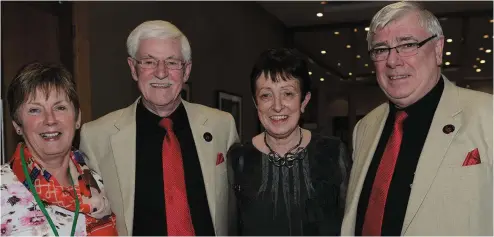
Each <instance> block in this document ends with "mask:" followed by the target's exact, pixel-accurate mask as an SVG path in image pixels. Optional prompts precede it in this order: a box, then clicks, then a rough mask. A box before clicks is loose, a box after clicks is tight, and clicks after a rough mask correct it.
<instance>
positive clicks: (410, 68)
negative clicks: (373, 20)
mask: <svg viewBox="0 0 494 237" xmlns="http://www.w3.org/2000/svg"><path fill="white" fill-rule="evenodd" d="M430 36H431V33H429V32H428V31H427V30H426V29H424V28H423V27H422V26H421V25H420V22H419V17H418V13H416V12H411V13H408V14H406V15H404V16H403V17H401V18H399V19H398V20H395V21H393V22H391V23H389V24H388V25H386V26H385V27H384V28H381V29H378V30H377V31H376V32H375V35H374V37H373V40H372V48H379V47H394V46H397V45H401V44H406V43H416V42H420V41H422V40H424V39H427V38H429V37H430ZM443 44H444V38H443V37H442V36H441V37H439V39H437V40H431V41H429V42H427V43H426V44H424V45H423V46H422V47H420V48H418V53H417V55H414V56H409V57H402V56H400V55H398V53H397V52H396V50H395V49H393V50H391V51H390V53H389V56H388V59H387V60H384V61H378V62H374V65H375V67H376V75H377V82H378V83H379V86H380V87H381V89H382V90H383V91H384V93H385V94H386V96H387V97H388V98H389V99H390V100H391V101H392V102H393V103H395V104H396V105H398V106H399V107H402V108H404V107H407V106H409V105H411V104H413V103H415V102H417V101H418V100H420V99H421V98H422V97H424V96H425V95H426V94H427V93H428V92H429V91H430V90H431V89H432V88H433V87H434V86H435V85H436V84H437V82H438V80H439V78H440V74H441V71H440V67H439V66H440V65H441V64H442V52H443ZM378 45H379V46H378Z"/></svg>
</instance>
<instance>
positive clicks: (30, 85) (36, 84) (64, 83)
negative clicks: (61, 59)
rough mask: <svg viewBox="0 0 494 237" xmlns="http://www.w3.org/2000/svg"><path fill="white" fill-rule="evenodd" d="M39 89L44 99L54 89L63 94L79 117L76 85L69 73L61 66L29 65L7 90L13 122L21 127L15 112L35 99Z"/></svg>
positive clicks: (20, 71) (24, 67)
mask: <svg viewBox="0 0 494 237" xmlns="http://www.w3.org/2000/svg"><path fill="white" fill-rule="evenodd" d="M38 89H40V90H41V91H42V92H43V93H44V95H45V97H46V98H48V96H49V95H50V92H51V91H52V90H53V89H55V90H57V92H65V94H66V95H67V97H68V99H69V101H70V102H71V103H72V105H74V109H75V118H76V119H77V117H78V116H79V108H80V105H79V97H78V96H77V91H76V85H75V83H74V81H73V79H72V75H71V74H70V72H69V71H68V70H67V69H66V68H65V67H64V66H63V65H61V64H45V63H39V62H34V63H29V64H27V65H25V66H23V67H22V68H21V69H20V70H19V71H18V72H17V74H16V76H15V77H14V79H13V80H12V82H11V83H10V85H9V89H8V90H7V102H8V105H9V113H10V116H11V117H12V119H13V120H14V122H16V123H17V124H18V125H20V126H21V121H20V119H19V117H18V115H17V111H18V110H19V108H20V107H21V106H22V104H24V103H26V101H28V100H29V99H32V98H35V97H36V92H37V90H38Z"/></svg>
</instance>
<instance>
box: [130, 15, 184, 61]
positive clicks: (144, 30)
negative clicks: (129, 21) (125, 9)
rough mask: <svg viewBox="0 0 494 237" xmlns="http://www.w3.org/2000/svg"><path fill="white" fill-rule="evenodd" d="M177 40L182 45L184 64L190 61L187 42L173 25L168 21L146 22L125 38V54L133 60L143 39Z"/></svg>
mask: <svg viewBox="0 0 494 237" xmlns="http://www.w3.org/2000/svg"><path fill="white" fill-rule="evenodd" d="M150 38H157V39H179V40H180V42H181V45H182V57H184V60H185V61H186V62H190V61H191V60H192V55H191V49H190V44H189V40H188V39H187V37H186V36H185V35H184V34H183V33H182V31H180V30H179V29H178V28H177V27H176V26H175V25H173V24H172V23H170V22H168V21H162V20H154V21H146V22H143V23H141V24H140V25H139V26H137V27H136V28H135V29H134V30H133V31H132V32H131V33H130V35H129V37H128V38H127V52H128V53H129V56H130V57H133V58H135V56H136V53H137V50H138V48H139V43H140V41H141V40H143V39H150Z"/></svg>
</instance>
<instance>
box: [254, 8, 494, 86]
mask: <svg viewBox="0 0 494 237" xmlns="http://www.w3.org/2000/svg"><path fill="white" fill-rule="evenodd" d="M258 3H259V4H260V5H261V6H262V7H263V8H264V9H265V10H266V11H268V12H269V13H271V14H273V15H274V16H275V17H277V18H278V19H279V20H280V21H281V22H283V24H284V25H285V26H286V28H287V29H288V32H289V33H290V35H291V36H292V38H293V39H292V40H293V42H292V43H293V46H294V47H296V48H297V49H299V50H300V51H301V52H302V53H304V54H305V55H307V56H308V57H309V58H310V59H311V60H309V61H311V62H313V63H316V64H317V65H318V66H320V67H321V68H323V70H324V71H325V72H319V74H321V75H313V77H314V78H320V77H325V78H328V77H329V78H328V79H333V80H342V81H352V82H360V83H371V84H375V76H374V66H373V63H372V61H371V60H370V58H369V56H368V53H367V41H366V35H367V32H366V31H365V28H366V27H367V26H368V25H369V23H370V20H371V19H372V16H373V15H374V14H375V13H376V12H377V11H379V9H381V8H382V7H383V6H385V5H387V4H389V3H390V2H353V1H347V2H339V1H324V2H320V1H311V2H290V1H286V2H284V1H276V2H258ZM422 4H423V5H424V6H425V7H426V8H427V9H428V10H430V11H431V12H432V13H434V14H435V15H436V16H437V17H438V18H439V20H440V23H441V26H442V28H443V33H444V36H445V39H452V42H450V43H448V42H445V47H444V56H443V73H444V74H445V75H446V76H447V77H448V78H453V80H457V81H458V80H460V78H461V80H466V81H471V80H491V81H492V74H493V56H492V55H493V52H490V53H487V52H489V51H487V52H486V50H493V38H494V37H493V23H492V19H493V18H492V15H493V2H492V1H485V2H471V1H469V2H456V1H447V2H446V1H445V2H439V1H434V2H422ZM317 13H323V16H322V17H317V16H316V14H317ZM335 32H337V33H335ZM486 35H487V36H486ZM347 45H349V46H347ZM323 50H324V51H326V54H322V53H321V51H323ZM446 52H450V53H451V54H450V55H446ZM481 60H484V61H482V62H483V63H481ZM446 62H448V63H449V65H445V64H446ZM474 65H475V66H474ZM474 67H475V68H474ZM477 69H480V72H477ZM459 73H461V74H459ZM328 75H329V76H328Z"/></svg>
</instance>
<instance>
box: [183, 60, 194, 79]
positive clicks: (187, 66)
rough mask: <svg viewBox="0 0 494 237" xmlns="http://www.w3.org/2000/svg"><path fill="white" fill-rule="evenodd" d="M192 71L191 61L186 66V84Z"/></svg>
mask: <svg viewBox="0 0 494 237" xmlns="http://www.w3.org/2000/svg"><path fill="white" fill-rule="evenodd" d="M191 70H192V61H189V62H187V63H186V64H185V68H184V79H183V80H184V83H186V82H187V81H188V80H189V76H190V71H191Z"/></svg>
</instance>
